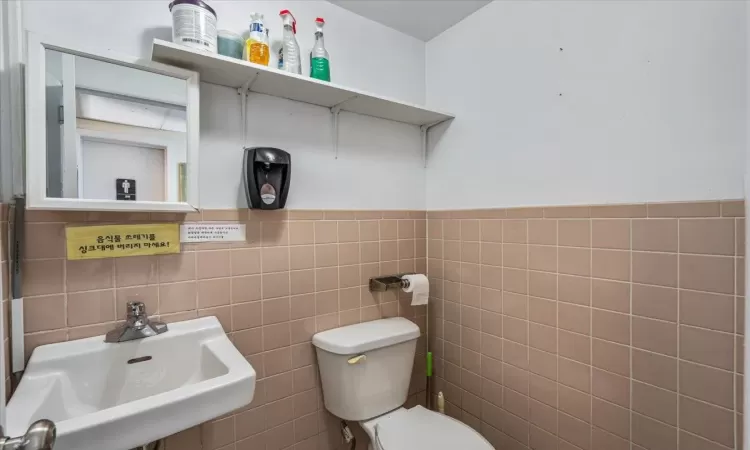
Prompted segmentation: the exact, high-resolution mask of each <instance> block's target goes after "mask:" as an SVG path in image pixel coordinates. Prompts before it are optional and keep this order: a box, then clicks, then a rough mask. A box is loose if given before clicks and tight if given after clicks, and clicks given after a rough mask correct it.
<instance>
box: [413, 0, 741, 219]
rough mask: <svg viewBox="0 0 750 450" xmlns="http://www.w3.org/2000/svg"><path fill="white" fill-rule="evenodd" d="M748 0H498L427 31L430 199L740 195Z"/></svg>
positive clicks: (472, 202) (447, 205)
mask: <svg viewBox="0 0 750 450" xmlns="http://www.w3.org/2000/svg"><path fill="white" fill-rule="evenodd" d="M745 3H746V2H742V1H731V0H730V1H718V0H710V1H698V0H696V1H649V2H645V1H637V2H636V1H599V2H592V1H561V2H553V1H545V2H529V1H502V2H493V3H491V4H490V5H488V6H486V7H484V8H483V9H481V10H479V11H477V12H476V13H474V14H473V15H471V16H469V17H468V18H466V19H465V20H463V21H462V22H460V23H458V24H457V25H455V26H454V27H453V28H451V29H449V30H448V31H446V32H444V33H443V34H441V35H440V36H438V37H436V38H435V39H433V40H431V41H430V42H428V44H427V65H426V67H427V69H426V74H427V104H428V105H429V106H430V107H434V108H438V109H444V110H447V111H451V112H453V113H455V114H456V116H457V118H456V119H455V120H454V121H453V123H452V124H451V125H450V126H449V127H448V128H447V129H445V128H444V127H441V128H440V129H437V130H434V131H433V132H432V133H431V135H432V136H431V140H432V141H433V142H434V141H436V140H437V137H438V136H439V135H440V134H441V133H443V132H444V134H443V135H442V138H440V139H439V141H438V142H437V145H436V146H435V148H434V149H432V152H431V155H430V160H429V163H428V170H427V207H428V208H430V209H451V208H476V207H504V206H519V205H557V204H586V203H621V202H644V201H670V200H674V201H678V200H700V199H722V198H742V197H743V174H744V149H745V144H746V137H745V127H746V125H747V121H746V111H745V107H746V95H745V94H746V80H747V75H748V73H747V68H746V65H745V61H746V46H747V40H746V27H747V22H746V18H747V16H746V13H745V9H746V4H745ZM560 48H562V49H563V50H562V51H561V50H560ZM457 65H458V67H457Z"/></svg>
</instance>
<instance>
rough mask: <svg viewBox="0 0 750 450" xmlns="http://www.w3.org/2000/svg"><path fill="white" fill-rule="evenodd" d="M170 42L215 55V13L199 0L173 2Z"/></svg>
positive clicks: (170, 5) (171, 5) (170, 8)
mask: <svg viewBox="0 0 750 450" xmlns="http://www.w3.org/2000/svg"><path fill="white" fill-rule="evenodd" d="M169 10H170V11H171V12H172V42H174V43H176V44H182V45H186V46H188V47H193V48H199V49H201V50H206V51H209V52H211V53H216V47H217V46H216V11H214V10H213V8H211V7H210V6H208V4H207V3H206V2H204V1H201V0H174V1H172V3H170V4H169Z"/></svg>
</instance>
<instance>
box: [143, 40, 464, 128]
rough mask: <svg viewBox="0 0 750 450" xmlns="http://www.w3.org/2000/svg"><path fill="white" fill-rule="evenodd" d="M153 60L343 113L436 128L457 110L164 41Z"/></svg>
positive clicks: (226, 83) (212, 80) (155, 48)
mask: <svg viewBox="0 0 750 450" xmlns="http://www.w3.org/2000/svg"><path fill="white" fill-rule="evenodd" d="M151 59H152V60H153V61H157V62H160V63H164V64H170V65H173V66H177V67H182V68H185V69H190V70H193V71H196V72H198V73H199V74H200V80H201V81H204V82H206V83H212V84H218V85H221V86H228V87H231V88H237V89H241V88H243V87H246V86H249V91H250V92H257V93H260V94H267V95H273V96H276V97H282V98H286V99H289V100H295V101H298V102H304V103H310V104H313V105H318V106H323V107H326V108H338V109H340V110H341V111H348V112H353V113H357V114H364V115H367V116H373V117H379V118H382V119H388V120H394V121H396V122H404V123H408V124H412V125H426V126H432V125H435V124H438V123H440V122H444V121H446V120H449V119H453V118H454V117H455V116H453V115H452V114H447V113H443V112H438V111H433V110H431V109H427V108H424V107H422V106H418V105H414V104H411V103H405V102H401V101H398V100H394V99H391V98H387V97H382V96H379V95H375V94H371V93H368V92H365V91H360V90H357V89H351V88H347V87H343V86H340V85H337V84H335V83H328V82H325V81H319V80H315V79H312V78H309V77H305V76H301V75H296V74H291V73H288V72H282V71H280V70H276V69H272V68H269V67H266V66H261V65H258V64H253V63H250V62H247V61H241V60H238V59H235V58H230V57H227V56H222V55H218V54H213V53H206V52H203V51H201V50H196V49H193V48H190V47H185V46H182V45H179V44H174V43H172V42H167V41H163V40H160V39H154V44H153V48H152V52H151Z"/></svg>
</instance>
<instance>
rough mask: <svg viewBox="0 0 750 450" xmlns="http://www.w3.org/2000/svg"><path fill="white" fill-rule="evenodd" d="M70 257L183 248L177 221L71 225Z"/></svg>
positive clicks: (68, 231)
mask: <svg viewBox="0 0 750 450" xmlns="http://www.w3.org/2000/svg"><path fill="white" fill-rule="evenodd" d="M65 238H66V245H67V248H68V259H98V258H119V257H122V256H140V255H165V254H168V253H179V252H180V226H179V224H176V223H156V224H138V225H96V226H69V227H66V228H65Z"/></svg>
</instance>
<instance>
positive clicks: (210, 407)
mask: <svg viewBox="0 0 750 450" xmlns="http://www.w3.org/2000/svg"><path fill="white" fill-rule="evenodd" d="M255 379H256V374H255V370H253V368H252V366H251V365H250V364H249V363H248V362H247V360H246V359H245V358H244V357H243V356H242V355H240V353H239V352H238V351H237V349H236V348H235V347H234V345H232V343H231V342H230V341H229V338H227V335H226V334H225V333H224V331H223V330H222V328H221V324H219V321H218V320H217V319H216V318H215V317H204V318H200V319H196V320H189V321H186V322H177V323H171V324H169V331H167V332H166V333H164V334H160V335H158V336H154V337H149V338H146V339H140V340H136V341H129V342H122V343H117V344H107V343H105V342H104V336H97V337H93V338H89V339H81V340H77V341H70V342H62V343H59V344H51V345H43V346H41V347H38V348H36V349H35V350H34V352H33V353H32V355H31V360H30V361H29V364H28V366H27V368H26V372H25V373H24V376H23V378H22V379H21V383H20V384H19V386H18V389H17V390H16V392H15V394H14V395H13V397H12V398H11V399H10V402H9V403H8V406H7V419H8V424H7V425H8V429H7V431H8V432H7V433H6V434H8V435H9V436H20V435H23V434H24V433H25V432H26V429H27V428H28V426H29V424H31V423H32V422H34V421H35V420H38V419H50V420H52V421H54V422H55V424H56V425H57V442H56V444H55V450H104V449H106V450H127V449H132V448H134V447H137V446H139V445H144V444H147V443H149V442H152V441H155V440H158V439H161V438H163V437H166V436H169V435H171V434H174V433H176V432H178V431H181V430H184V429H187V428H190V427H192V426H195V425H198V424H200V423H203V422H205V421H207V420H211V419H214V418H216V417H218V416H221V415H223V414H226V413H228V412H231V411H233V410H235V409H238V408H241V407H243V406H245V405H247V404H249V403H250V402H251V401H252V399H253V394H254V392H255Z"/></svg>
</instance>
